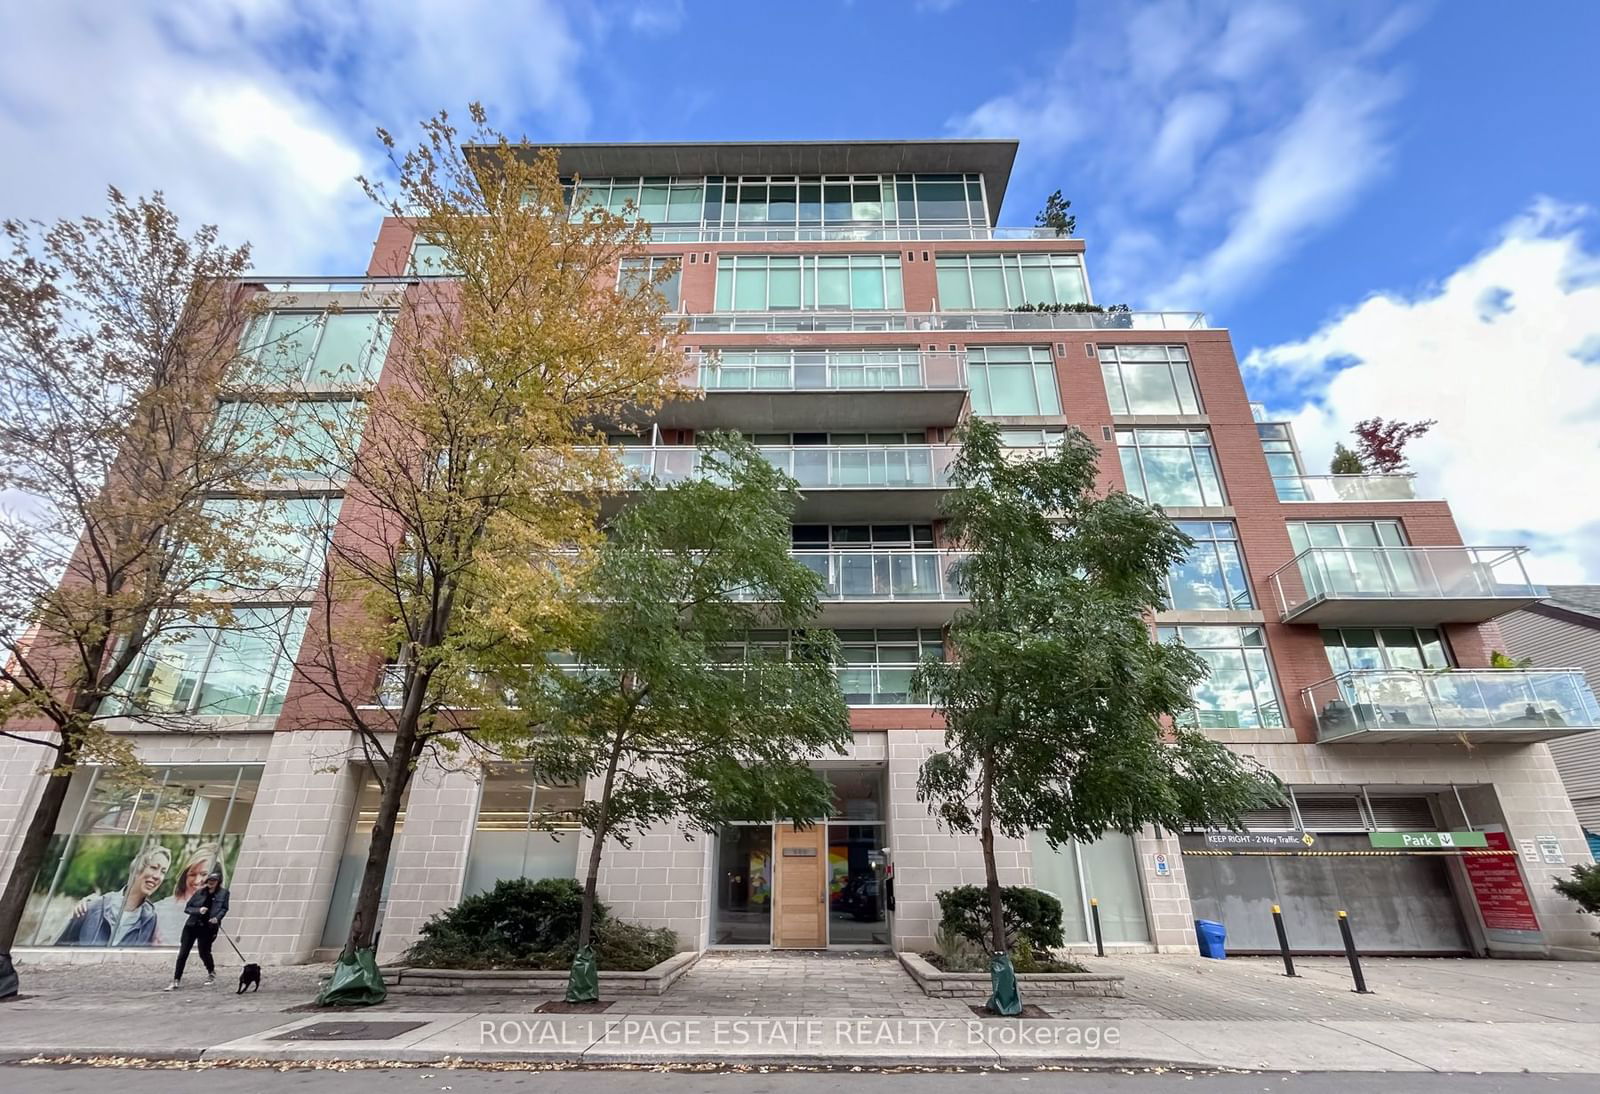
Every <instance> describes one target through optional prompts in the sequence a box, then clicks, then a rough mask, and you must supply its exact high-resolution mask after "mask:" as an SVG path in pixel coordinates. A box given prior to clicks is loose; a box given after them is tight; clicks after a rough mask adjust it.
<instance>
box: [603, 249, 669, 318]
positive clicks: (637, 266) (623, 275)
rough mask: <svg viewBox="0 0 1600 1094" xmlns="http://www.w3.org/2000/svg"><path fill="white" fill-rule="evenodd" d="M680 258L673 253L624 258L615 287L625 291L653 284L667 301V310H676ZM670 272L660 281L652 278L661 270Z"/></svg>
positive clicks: (634, 290)
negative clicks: (669, 270)
mask: <svg viewBox="0 0 1600 1094" xmlns="http://www.w3.org/2000/svg"><path fill="white" fill-rule="evenodd" d="M679 263H680V260H679V259H678V258H677V256H675V255H658V256H655V257H652V258H624V259H623V260H622V265H621V268H620V269H618V271H617V287H618V288H619V289H621V290H622V291H623V292H625V293H633V292H637V291H638V290H639V287H640V286H641V285H645V284H653V287H654V288H655V290H656V292H658V293H660V294H661V295H662V296H663V297H664V298H665V299H666V301H667V310H668V311H677V310H678V282H679V279H680V278H681V277H682V276H683V270H682V267H681V265H680V264H679ZM666 269H671V271H672V272H671V273H670V274H668V275H667V276H666V277H664V278H662V280H660V281H655V280H654V279H655V278H656V277H657V276H659V275H660V273H661V271H662V270H666Z"/></svg>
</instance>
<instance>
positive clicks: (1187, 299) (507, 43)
mask: <svg viewBox="0 0 1600 1094" xmlns="http://www.w3.org/2000/svg"><path fill="white" fill-rule="evenodd" d="M1597 41H1600V4H1597V3H1594V2H1592V0H1541V2H1540V3H1539V4H1537V5H1533V6H1530V7H1528V8H1526V9H1518V10H1517V11H1516V12H1515V15H1514V16H1513V12H1512V11H1511V9H1508V8H1507V7H1506V5H1505V4H1504V3H1503V2H1488V0H1451V2H1448V3H1447V2H1443V0H1438V2H1434V3H1413V4H1408V3H1403V2H1402V3H1394V2H1384V3H1361V2H1356V0H1337V2H1336V0H1305V2H1278V0H1237V2H1233V3H1221V2H1199V0H1194V2H1184V0H1179V2H1132V0H1127V2H1118V0H1097V2H1093V3H1069V2H1064V0H982V2H980V0H920V2H918V0H904V2H893V0H854V2H847V0H812V2H809V3H805V4H766V5H753V4H749V3H743V4H733V3H712V2H705V3H697V2H694V0H683V2H676V0H610V2H602V3H571V4H563V3H560V2H558V0H541V2H526V0H498V2H496V0H458V2H454V3H450V4H445V3H425V2H423V0H387V2H380V0H352V2H349V3H342V4H337V5H335V4H323V3H317V2H312V0H211V2H209V3H196V4H192V5H169V4H164V3H158V2H155V0H127V2H125V3H119V4H117V5H104V4H94V3H90V2H88V0H58V2H57V3H53V4H50V5H20V4H19V5H6V6H5V8H4V9H0V138H3V139H4V146H5V147H6V148H7V149H8V150H9V151H10V152H11V153H12V157H13V158H12V163H13V165H17V164H21V165H26V166H25V169H24V170H16V169H15V167H13V169H12V170H10V171H8V172H5V173H4V174H3V175H0V215H9V216H38V217H52V216H57V215H72V214H79V213H83V212H88V211H91V210H94V209H95V208H97V207H98V206H99V204H100V194H101V191H102V190H103V187H104V186H105V185H106V184H107V183H116V184H118V185H120V186H122V187H123V188H124V189H127V190H131V191H145V190H150V189H155V188H162V189H164V190H166V191H167V193H168V195H169V197H170V199H171V200H172V201H173V203H174V204H175V205H176V206H177V207H178V208H179V210H180V211H181V212H183V213H184V214H185V215H186V216H187V217H189V218H190V219H193V220H197V221H198V220H201V219H204V220H210V221H215V222H217V223H219V224H220V225H221V226H222V227H223V229H224V232H225V234H227V235H229V236H231V237H233V238H248V239H250V240H251V242H252V243H253V244H254V246H255V247H256V253H257V256H258V267H259V268H262V269H264V270H270V271H273V272H334V271H349V270H357V269H360V268H362V266H363V263H364V260H365V255H366V252H367V249H368V248H369V247H370V244H371V240H372V237H373V234H374V232H375V230H376V226H377V221H378V217H377V214H376V212H375V211H374V210H373V209H372V208H371V207H370V206H369V205H368V204H367V203H366V201H365V199H364V198H363V197H362V196H361V194H360V192H359V190H358V189H357V188H356V186H355V184H354V182H353V181H352V177H353V176H354V175H356V174H357V173H359V172H361V171H371V170H374V169H375V168H376V167H377V165H378V151H379V150H378V147H377V145H376V143H375V142H374V141H373V139H372V137H371V133H372V129H373V127H374V126H375V125H379V124H382V125H385V126H388V127H391V128H394V129H397V130H401V131H404V130H405V129H406V128H407V127H408V126H409V125H411V124H412V123H414V122H415V121H416V120H417V119H418V118H420V117H422V116H424V115H426V114H429V113H431V112H433V111H434V110H436V109H438V108H440V107H448V108H450V109H452V110H453V111H455V112H457V113H460V112H462V108H463V107H464V105H465V103H467V102H468V101H470V100H472V99H482V100H483V101H485V102H486V103H487V104H488V105H489V106H490V108H491V111H492V113H493V115H494V117H495V119H496V120H497V121H498V122H500V123H501V124H502V125H503V127H504V128H506V129H508V130H511V131H513V132H514V133H519V134H520V133H525V134H526V135H528V136H529V137H531V138H533V139H535V140H540V139H547V140H670V139H675V138H695V139H719V140H759V139H784V138H792V139H826V138H830V137H839V138H868V137H870V138H883V137H896V136H905V137H928V136H962V135H981V136H1007V137H1017V138H1019V139H1021V141H1022V142H1023V143H1022V150H1021V153H1020V156H1019V160H1018V164H1017V171H1016V173H1015V175H1014V176H1013V180H1012V187H1011V190H1010V194H1009V196H1008V200H1007V202H1006V206H1005V209H1004V212H1003V214H1002V220H1003V221H1004V222H1008V223H1028V222H1030V221H1031V219H1032V215H1033V213H1034V211H1035V210H1036V209H1037V207H1038V206H1039V204H1040V202H1041V200H1042V198H1043V195H1044V194H1046V193H1047V192H1049V191H1050V190H1053V189H1055V188H1057V187H1060V188H1061V189H1062V190H1063V191H1064V192H1065V193H1066V195H1067V196H1068V197H1070V198H1071V199H1072V201H1073V207H1074V211H1075V212H1076V213H1077V214H1078V218H1079V219H1078V223H1079V234H1080V235H1082V236H1084V237H1085V239H1086V240H1087V241H1088V245H1089V268H1090V272H1091V276H1092V278H1093V280H1094V284H1095V289H1096V294H1097V297H1098V299H1100V300H1101V301H1102V302H1113V301H1126V302H1128V303H1130V304H1133V305H1135V306H1136V307H1137V306H1144V307H1157V306H1164V307H1172V308H1195V309H1202V310H1204V311H1206V312H1207V313H1208V314H1209V315H1210V316H1211V317H1212V319H1213V321H1214V322H1216V323H1218V324H1220V325H1226V326H1228V327H1229V328H1230V329H1231V330H1232V331H1233V337H1234V340H1235V345H1236V348H1237V350H1238V352H1239V356H1240V358H1241V360H1243V361H1244V362H1245V363H1246V375H1247V379H1248V381H1249V383H1250V386H1251V389H1252V391H1253V393H1255V394H1256V395H1257V396H1258V397H1260V398H1263V399H1265V400H1267V401H1268V402H1269V403H1270V404H1271V405H1272V406H1273V407H1274V409H1276V410H1279V411H1281V412H1282V413H1284V414H1285V415H1288V416H1292V417H1293V418H1294V419H1295V422H1296V425H1297V429H1298V431H1299V433H1300V437H1301V441H1302V447H1303V448H1304V449H1305V450H1306V453H1307V458H1308V463H1312V464H1314V465H1316V466H1315V467H1314V469H1317V470H1320V469H1321V465H1322V463H1323V461H1324V460H1325V459H1326V453H1327V451H1328V449H1329V448H1330V447H1331V444H1332V442H1333V440H1334V439H1336V438H1337V437H1338V436H1339V435H1341V434H1342V433H1343V432H1344V431H1346V430H1348V428H1349V427H1350V425H1351V424H1352V423H1353V422H1354V421H1356V420H1358V419H1360V418H1363V417H1368V416H1371V415H1384V416H1390V417H1394V416H1398V417H1409V418H1416V417H1433V418H1438V419H1439V420H1440V424H1439V426H1438V427H1437V428H1436V429H1435V431H1434V433H1433V434H1431V435H1430V436H1429V437H1428V438H1426V439H1425V440H1424V441H1422V442H1420V443H1419V444H1418V445H1417V447H1416V449H1415V457H1414V458H1415V462H1416V465H1417V469H1418V471H1419V474H1420V475H1421V476H1422V481H1423V485H1424V488H1425V489H1427V490H1428V491H1430V492H1439V493H1443V494H1445V495H1447V496H1448V497H1449V498H1450V499H1451V501H1452V503H1453V504H1454V506H1455V509H1456V512H1457V515H1458V519H1459V520H1460V522H1461V524H1462V526H1463V530H1464V532H1466V533H1467V535H1468V538H1469V541H1473V540H1476V541H1479V542H1507V541H1512V542H1529V543H1532V544H1533V545H1534V547H1535V548H1536V552H1537V559H1538V565H1539V570H1538V574H1539V576H1542V577H1544V578H1545V579H1546V580H1550V581H1576V580H1591V581H1600V489H1597V484H1600V235H1597V230H1600V229H1597V220H1596V215H1597V214H1596V211H1595V209H1594V206H1595V205H1596V204H1597V203H1600V194H1597V193H1596V189H1597V180H1600V122H1597V121H1596V118H1595V106H1596V95H1595V93H1594V91H1593V67H1594V64H1595V60H1594V55H1593V54H1594V43H1595V42H1597ZM1513 448H1515V449H1516V450H1517V451H1516V454H1515V455H1513V454H1512V452H1511V450H1512V449H1513Z"/></svg>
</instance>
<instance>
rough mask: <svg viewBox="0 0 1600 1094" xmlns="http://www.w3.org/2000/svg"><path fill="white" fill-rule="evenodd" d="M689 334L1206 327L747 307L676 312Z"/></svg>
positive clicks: (1094, 317)
mask: <svg viewBox="0 0 1600 1094" xmlns="http://www.w3.org/2000/svg"><path fill="white" fill-rule="evenodd" d="M671 318H673V319H677V320H682V321H683V323H684V324H685V327H686V329H687V330H689V331H690V332H692V333H695V334H850V333H857V332H862V331H913V332H925V331H1003V330H1209V329H1210V328H1209V327H1208V326H1207V325H1206V317H1205V313H1204V312H1197V311H1134V312H1079V311H1065V312H1039V311H941V312H892V311H772V312H762V311H748V312H704V313H701V314H697V315H677V316H672V317H671Z"/></svg>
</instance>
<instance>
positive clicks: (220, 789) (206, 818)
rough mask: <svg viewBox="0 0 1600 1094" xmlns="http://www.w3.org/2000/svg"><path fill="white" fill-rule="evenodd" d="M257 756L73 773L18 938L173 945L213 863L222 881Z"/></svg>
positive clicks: (251, 798)
mask: <svg viewBox="0 0 1600 1094" xmlns="http://www.w3.org/2000/svg"><path fill="white" fill-rule="evenodd" d="M260 783H261V768H260V766H259V765H239V764H216V765H211V764H196V765H190V766H184V767H164V768H155V769H153V770H150V771H149V772H148V775H147V777H145V778H142V779H140V780H138V781H137V782H131V781H127V780H125V779H124V780H119V779H117V778H116V777H115V775H114V774H113V773H110V772H107V771H105V770H103V769H101V768H98V767H88V768H79V769H78V770H77V771H75V772H74V773H73V776H72V782H71V784H70V786H69V787H68V790H67V800H66V802H65V804H64V805H63V806H62V809H61V816H60V818H59V819H58V820H57V822H56V831H55V834H54V835H52V836H51V838H50V844H49V846H48V847H47V849H46V851H45V859H44V863H43V864H42V865H41V866H40V868H39V872H38V874H36V875H35V877H34V883H33V889H32V891H31V893H30V895H29V897H28V902H27V905H26V906H25V907H24V909H23V913H22V922H21V925H20V927H19V929H18V931H17V940H18V942H19V943H22V944H24V945H32V946H107V947H122V946H144V947H148V946H176V945H177V944H178V936H179V934H180V933H181V932H182V930H183V922H184V918H185V917H184V913H183V906H184V905H185V904H186V903H187V902H188V900H189V897H190V895H192V894H193V892H194V891H195V890H196V889H197V888H198V887H199V886H200V885H201V884H203V883H204V881H205V879H206V877H207V875H209V874H210V873H211V872H212V871H213V870H218V869H220V870H221V872H222V875H223V884H224V885H228V884H230V879H231V877H232V875H233V868H234V866H235V864H236V863H237V861H238V857H239V844H240V841H241V840H242V839H243V837H244V830H245V826H246V825H247V824H248V823H249V820H250V810H251V807H252V805H253V804H254V802H255V796H256V789H257V787H258V786H259V785H260Z"/></svg>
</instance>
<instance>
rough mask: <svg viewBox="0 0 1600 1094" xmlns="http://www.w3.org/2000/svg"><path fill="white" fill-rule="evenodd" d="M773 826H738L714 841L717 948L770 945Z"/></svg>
mask: <svg viewBox="0 0 1600 1094" xmlns="http://www.w3.org/2000/svg"><path fill="white" fill-rule="evenodd" d="M772 871H773V863H772V826H771V825H770V824H739V825H734V826H732V827H729V828H724V829H723V830H722V834H721V836H720V837H719V838H718V840H717V875H716V884H717V892H716V919H715V922H714V923H713V924H712V930H711V941H712V944H713V945H717V946H768V945H771V944H772V891H773V890H772V881H773V877H772Z"/></svg>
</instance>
